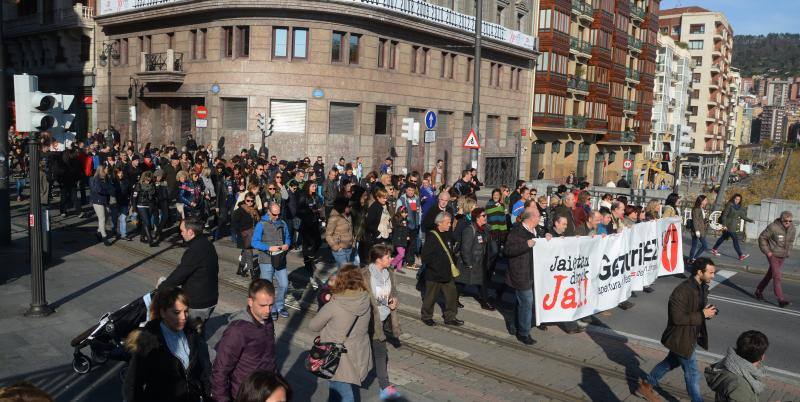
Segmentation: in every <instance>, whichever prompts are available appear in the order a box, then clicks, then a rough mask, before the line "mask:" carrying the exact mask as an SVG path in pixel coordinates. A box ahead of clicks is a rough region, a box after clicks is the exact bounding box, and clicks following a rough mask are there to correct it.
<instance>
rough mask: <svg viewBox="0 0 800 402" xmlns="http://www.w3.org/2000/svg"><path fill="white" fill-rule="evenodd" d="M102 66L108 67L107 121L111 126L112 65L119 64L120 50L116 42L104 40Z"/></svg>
mask: <svg viewBox="0 0 800 402" xmlns="http://www.w3.org/2000/svg"><path fill="white" fill-rule="evenodd" d="M99 58H100V60H99V62H100V66H102V67H106V85H107V87H108V92H107V94H108V99H107V102H108V114H107V119H108V120H107V122H106V124H107V125H108V127H109V128H110V127H111V65H112V64H113V65H114V66H118V65H119V51H118V50H117V48H116V46H115V44H114V43H113V42H103V50H102V51H101V52H100V56H99ZM108 59H111V62H110V63H109V62H108Z"/></svg>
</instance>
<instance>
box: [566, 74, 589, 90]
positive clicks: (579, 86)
mask: <svg viewBox="0 0 800 402" xmlns="http://www.w3.org/2000/svg"><path fill="white" fill-rule="evenodd" d="M567 88H570V89H574V90H577V91H583V92H589V81H586V80H584V79H581V78H575V77H569V78H568V79H567Z"/></svg>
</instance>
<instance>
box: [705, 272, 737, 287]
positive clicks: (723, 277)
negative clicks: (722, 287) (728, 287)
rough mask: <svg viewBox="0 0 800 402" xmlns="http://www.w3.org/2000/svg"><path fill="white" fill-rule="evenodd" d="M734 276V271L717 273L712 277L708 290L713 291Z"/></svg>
mask: <svg viewBox="0 0 800 402" xmlns="http://www.w3.org/2000/svg"><path fill="white" fill-rule="evenodd" d="M734 275H736V271H726V270H724V269H723V270H719V271H717V273H716V275H714V279H712V280H711V285H710V286H709V287H708V288H709V289H714V287H715V286H717V285H719V284H720V283H722V282H725V281H727V280H728V279H730V278H731V277H733V276H734Z"/></svg>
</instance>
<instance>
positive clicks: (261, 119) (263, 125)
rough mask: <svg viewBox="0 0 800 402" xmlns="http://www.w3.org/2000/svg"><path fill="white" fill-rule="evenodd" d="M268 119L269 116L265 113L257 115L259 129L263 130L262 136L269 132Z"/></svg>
mask: <svg viewBox="0 0 800 402" xmlns="http://www.w3.org/2000/svg"><path fill="white" fill-rule="evenodd" d="M266 117H267V116H266V115H264V113H257V114H256V125H257V126H258V129H259V130H261V134H264V133H266V132H267V120H266Z"/></svg>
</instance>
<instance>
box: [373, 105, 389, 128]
mask: <svg viewBox="0 0 800 402" xmlns="http://www.w3.org/2000/svg"><path fill="white" fill-rule="evenodd" d="M390 109H391V107H389V106H382V105H377V106H375V135H386V134H388V133H389V110H390Z"/></svg>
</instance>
